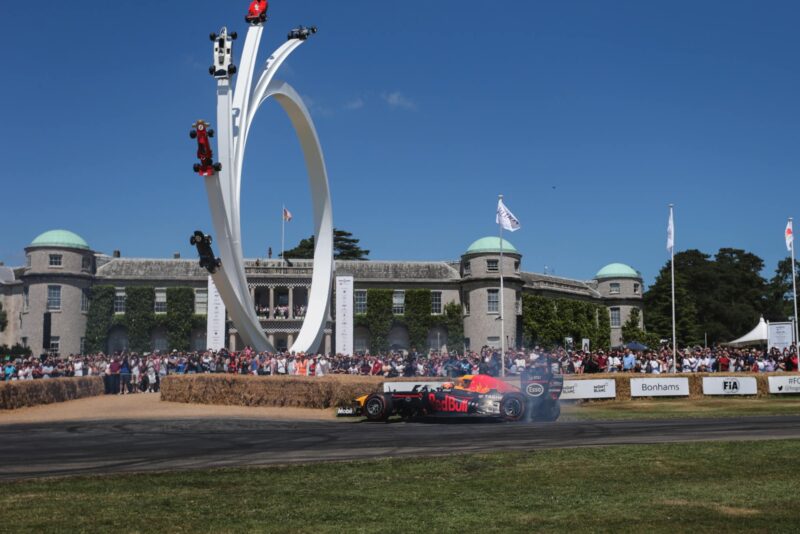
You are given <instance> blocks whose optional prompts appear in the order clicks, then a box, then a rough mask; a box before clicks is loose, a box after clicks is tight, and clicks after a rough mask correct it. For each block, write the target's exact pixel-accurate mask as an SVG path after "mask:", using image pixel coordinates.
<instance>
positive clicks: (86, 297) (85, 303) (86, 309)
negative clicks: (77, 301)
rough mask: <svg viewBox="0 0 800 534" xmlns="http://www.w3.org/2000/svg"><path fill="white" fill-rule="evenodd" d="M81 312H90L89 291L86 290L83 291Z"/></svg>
mask: <svg viewBox="0 0 800 534" xmlns="http://www.w3.org/2000/svg"><path fill="white" fill-rule="evenodd" d="M81 311H82V312H83V313H88V312H89V290H88V289H84V290H82V291H81Z"/></svg>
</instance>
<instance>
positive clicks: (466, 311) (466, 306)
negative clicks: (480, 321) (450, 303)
mask: <svg viewBox="0 0 800 534" xmlns="http://www.w3.org/2000/svg"><path fill="white" fill-rule="evenodd" d="M462 301H463V302H464V315H469V293H464V297H463V298H462Z"/></svg>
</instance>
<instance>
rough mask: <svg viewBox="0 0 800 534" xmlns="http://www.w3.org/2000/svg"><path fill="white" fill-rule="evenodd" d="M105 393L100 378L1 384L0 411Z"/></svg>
mask: <svg viewBox="0 0 800 534" xmlns="http://www.w3.org/2000/svg"><path fill="white" fill-rule="evenodd" d="M103 393H104V387H103V379H102V378H101V377H99V376H84V377H80V378H52V379H49V380H24V381H14V382H3V383H0V410H14V409H17V408H24V407H26V406H39V405H41V404H53V403H55V402H65V401H70V400H75V399H83V398H85V397H96V396H98V395H102V394H103Z"/></svg>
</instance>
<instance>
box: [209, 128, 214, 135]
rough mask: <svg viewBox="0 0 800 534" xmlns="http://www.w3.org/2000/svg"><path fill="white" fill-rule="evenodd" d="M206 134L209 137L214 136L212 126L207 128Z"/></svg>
mask: <svg viewBox="0 0 800 534" xmlns="http://www.w3.org/2000/svg"><path fill="white" fill-rule="evenodd" d="M208 136H209V137H214V129H213V128H211V129H209V130H208Z"/></svg>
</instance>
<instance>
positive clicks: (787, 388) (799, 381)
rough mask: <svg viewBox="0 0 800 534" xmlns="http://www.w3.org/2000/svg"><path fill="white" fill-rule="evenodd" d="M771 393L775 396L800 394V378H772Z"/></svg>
mask: <svg viewBox="0 0 800 534" xmlns="http://www.w3.org/2000/svg"><path fill="white" fill-rule="evenodd" d="M768 378H769V392H770V393H772V394H773V395H787V394H792V393H800V376H770V377H768Z"/></svg>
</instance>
